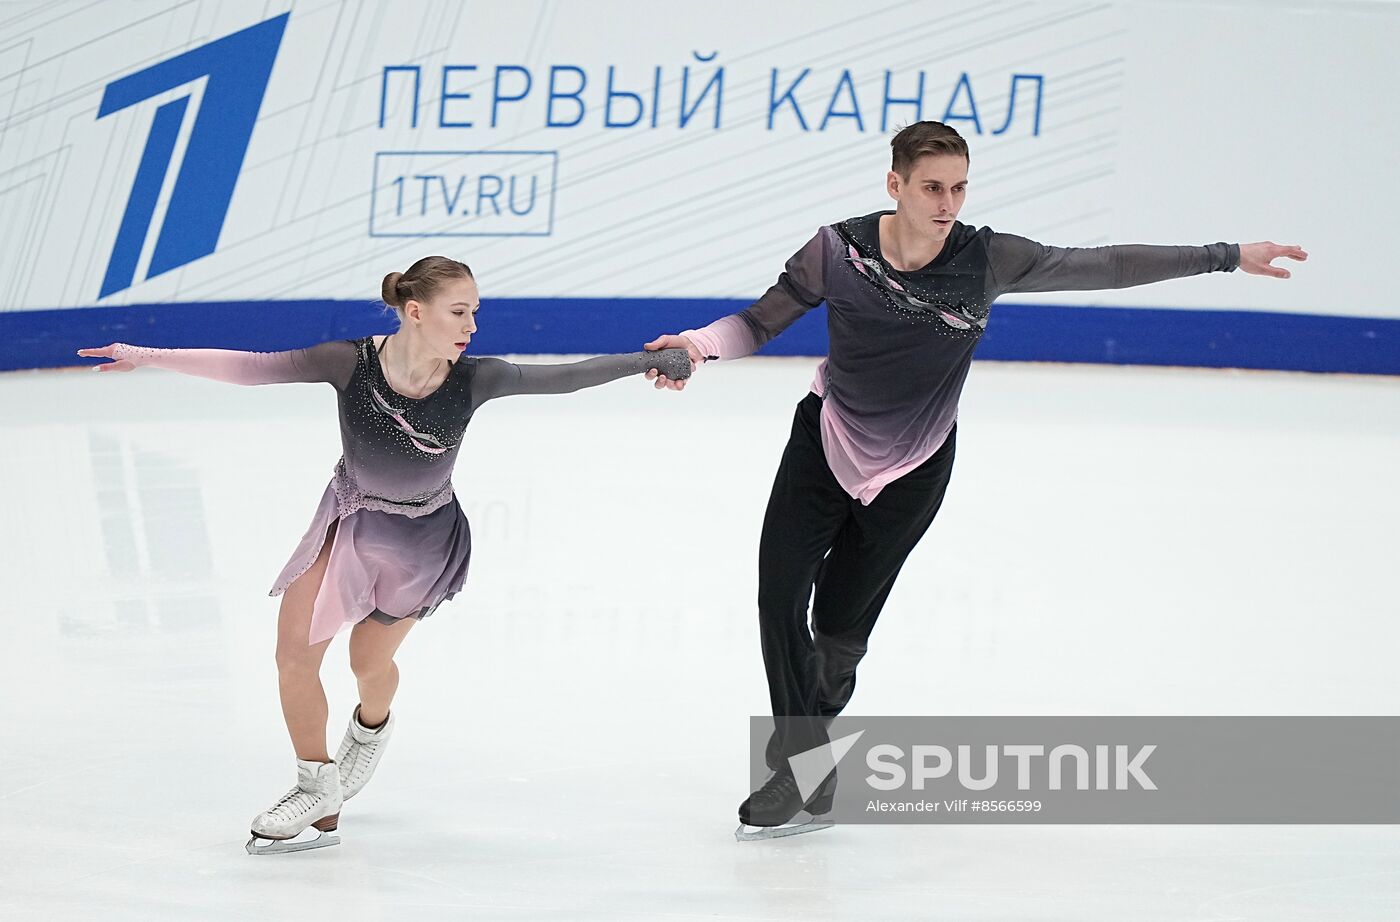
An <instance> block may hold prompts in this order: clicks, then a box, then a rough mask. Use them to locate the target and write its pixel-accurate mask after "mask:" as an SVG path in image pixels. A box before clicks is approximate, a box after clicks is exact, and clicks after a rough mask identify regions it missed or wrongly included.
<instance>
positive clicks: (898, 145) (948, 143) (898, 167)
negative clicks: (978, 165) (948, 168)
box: [890, 122, 972, 179]
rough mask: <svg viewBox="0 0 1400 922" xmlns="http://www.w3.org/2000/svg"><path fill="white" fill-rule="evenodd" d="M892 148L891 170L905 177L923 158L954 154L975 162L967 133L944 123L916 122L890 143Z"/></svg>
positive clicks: (901, 131)
mask: <svg viewBox="0 0 1400 922" xmlns="http://www.w3.org/2000/svg"><path fill="white" fill-rule="evenodd" d="M890 149H891V150H893V151H894V157H893V158H891V163H890V169H892V170H894V171H895V172H896V173H898V174H899V175H900V176H902V177H904V178H905V179H908V178H909V173H910V171H911V170H913V169H914V161H916V160H918V159H919V158H920V157H926V156H929V155H933V156H940V155H948V154H952V155H954V156H958V157H962V158H964V159H965V160H967V162H968V163H971V162H972V157H971V155H969V154H968V152H967V142H966V141H964V140H963V136H962V135H960V134H958V132H957V129H955V128H950V127H948V126H947V125H945V124H943V123H942V122H915V123H914V124H912V125H909V126H908V127H906V128H902V129H900V132H899V134H897V135H895V136H894V140H893V141H891V142H890Z"/></svg>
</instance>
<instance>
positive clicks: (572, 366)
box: [472, 349, 691, 409]
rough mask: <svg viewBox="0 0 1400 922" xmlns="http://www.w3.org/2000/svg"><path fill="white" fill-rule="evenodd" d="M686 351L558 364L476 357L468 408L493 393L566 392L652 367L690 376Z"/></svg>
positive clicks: (675, 376) (676, 377)
mask: <svg viewBox="0 0 1400 922" xmlns="http://www.w3.org/2000/svg"><path fill="white" fill-rule="evenodd" d="M690 368H691V365H690V355H689V354H688V353H687V352H686V351H685V350H684V349H662V350H660V351H659V352H629V353H624V354H622V355H602V356H599V357H598V358H596V359H585V360H583V361H582V362H569V363H566V364H562V365H516V364H514V363H512V362H507V361H504V360H502V359H492V358H483V359H478V360H477V366H476V376H475V377H474V378H473V379H472V409H476V408H477V407H479V406H481V405H482V404H483V403H485V402H486V401H488V400H490V399H492V398H493V397H508V396H510V395H511V394H568V393H572V392H573V391H577V390H582V389H583V388H585V387H594V386H596V385H599V384H606V383H608V382H609V381H616V380H617V379H618V378H625V377H627V376H628V375H639V374H642V373H643V372H647V371H651V370H652V369H656V370H657V371H658V372H659V373H661V374H663V375H665V376H666V377H668V378H670V379H671V380H673V381H680V380H684V379H685V378H689V377H690Z"/></svg>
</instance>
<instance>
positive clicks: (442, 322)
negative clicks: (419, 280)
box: [404, 278, 481, 362]
mask: <svg viewBox="0 0 1400 922" xmlns="http://www.w3.org/2000/svg"><path fill="white" fill-rule="evenodd" d="M480 307H481V295H480V294H478V293H477V290H476V281H475V280H474V279H466V278H464V279H454V280H453V281H451V282H448V283H446V284H444V285H443V286H442V287H441V288H439V289H438V291H437V294H435V295H434V296H433V297H432V298H430V299H429V300H428V301H426V302H419V301H409V302H408V304H405V305H404V313H405V315H406V319H407V320H409V321H410V322H413V323H415V325H416V326H417V328H418V334H419V335H420V336H421V337H422V338H423V342H424V344H425V345H427V346H428V348H429V349H431V350H432V351H433V352H434V353H436V354H438V355H440V356H442V357H443V358H445V359H447V360H448V361H449V362H455V361H456V360H457V359H458V357H459V356H461V354H462V353H463V352H465V351H466V349H467V345H468V344H469V343H470V342H471V341H472V334H473V333H475V332H476V312H477V309H478V308H480Z"/></svg>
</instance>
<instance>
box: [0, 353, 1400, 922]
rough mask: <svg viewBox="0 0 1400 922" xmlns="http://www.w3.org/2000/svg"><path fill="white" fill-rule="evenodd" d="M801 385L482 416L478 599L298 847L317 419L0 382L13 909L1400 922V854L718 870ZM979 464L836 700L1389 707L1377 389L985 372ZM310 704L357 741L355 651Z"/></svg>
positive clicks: (1388, 434)
mask: <svg viewBox="0 0 1400 922" xmlns="http://www.w3.org/2000/svg"><path fill="white" fill-rule="evenodd" d="M94 345H100V344H96V343H95V344H94ZM524 361H544V360H543V359H539V358H530V359H525V360H524ZM814 367H815V361H813V360H805V359H755V360H749V361H744V362H738V363H733V364H727V365H721V366H710V367H706V368H704V369H702V370H701V371H700V373H699V374H698V376H697V378H696V379H695V380H694V382H693V383H692V385H691V386H690V387H689V388H688V389H687V390H686V391H685V392H684V393H681V394H675V393H655V392H653V391H652V390H651V388H650V387H649V385H647V384H646V383H645V382H643V381H641V380H639V379H638V380H630V381H622V382H615V383H613V384H610V385H607V386H604V387H601V388H597V389H594V390H591V391H586V392H582V393H578V394H573V395H566V396H554V397H513V398H507V399H503V400H500V401H496V402H493V403H490V404H487V405H486V406H485V407H484V408H483V409H482V410H481V411H480V412H479V414H478V415H477V417H476V418H475V419H474V420H473V422H472V424H471V427H470V428H469V429H468V432H467V438H466V443H465V445H464V447H463V451H462V456H461V460H460V461H459V463H458V466H457V473H456V476H455V482H456V486H457V492H458V495H459V496H460V498H461V502H462V505H463V507H464V508H465V510H466V512H467V515H468V517H469V518H470V519H471V522H472V527H473V535H474V544H475V558H474V560H473V562H472V572H471V577H470V579H469V581H468V584H467V588H466V591H465V592H464V593H463V594H461V595H459V596H458V597H457V598H456V599H455V600H454V601H452V602H450V603H448V604H446V605H444V606H443V607H442V608H441V609H440V610H439V611H438V613H437V614H436V615H434V616H433V617H432V618H430V619H429V620H428V621H426V622H424V623H423V624H421V625H419V626H417V627H415V628H414V630H413V631H412V632H411V633H410V634H409V636H408V639H407V641H406V643H405V645H404V647H403V649H402V650H401V652H400V654H399V656H398V662H399V665H400V669H401V672H402V684H401V686H400V691H399V697H398V698H397V700H396V701H395V705H394V708H395V712H396V714H397V715H398V716H397V720H398V726H397V729H396V731H395V739H394V742H393V745H392V746H391V748H390V749H389V752H388V754H387V756H386V757H385V759H384V762H383V764H382V766H381V767H380V770H379V773H378V774H377V775H376V776H375V779H374V781H373V783H372V784H371V785H370V787H369V788H368V789H367V790H366V791H365V793H363V794H362V795H360V796H359V797H358V798H356V799H355V800H354V801H353V802H352V803H351V804H349V805H347V807H346V809H345V810H344V812H343V813H342V816H341V824H340V834H341V836H342V844H341V845H340V846H338V847H336V848H327V849H320V850H317V851H313V852H308V853H303V854H296V855H289V856H281V857H277V858H252V857H249V856H248V855H246V854H244V851H243V844H244V842H245V841H246V839H247V837H248V822H249V820H250V819H251V818H252V817H253V815H254V814H255V813H257V812H259V811H261V810H262V809H264V808H266V807H267V806H268V805H269V804H271V803H272V802H273V801H275V800H276V799H277V798H278V797H279V796H280V795H281V794H282V793H283V792H284V791H285V790H286V789H287V788H288V787H289V786H290V785H291V784H292V782H293V781H294V766H293V761H292V759H293V756H292V752H291V747H290V744H289V742H288V740H287V738H286V734H285V730H284V728H283V724H282V717H281V712H280V709H279V706H278V699H277V683H276V669H275V665H274V662H273V645H274V624H275V619H276V614H277V600H275V599H269V598H267V596H266V593H267V590H268V588H269V586H270V585H271V582H272V580H273V578H274V577H275V576H276V574H277V572H278V570H279V569H280V568H281V567H282V565H283V563H284V562H285V561H286V559H287V557H288V556H289V555H290V554H291V551H292V549H293V548H294V547H295V546H296V544H297V541H298V539H299V538H300V537H301V535H302V533H303V532H304V530H305V529H306V527H307V525H308V524H309V522H310V520H311V515H312V512H313V510H314V509H315V507H316V503H317V500H318V499H319V497H320V495H321V492H322V490H323V489H324V487H325V484H326V482H327V480H328V479H329V477H330V474H331V468H332V466H333V465H334V463H335V460H336V458H337V457H338V455H339V442H338V430H337V427H336V421H335V393H334V391H333V390H332V389H331V388H330V387H329V386H325V385H282V386H272V387H260V388H240V387H235V386H232V385H225V384H219V383H215V382H211V381H205V380H199V379H193V378H183V377H179V376H177V375H174V374H171V373H166V372H159V371H152V370H141V371H138V372H136V373H134V374H129V375H102V376H98V375H96V374H92V373H89V372H80V371H60V372H22V373H11V374H6V375H0V407H3V408H4V409H3V410H0V440H3V441H2V444H3V449H0V452H2V453H0V471H2V472H3V476H4V482H5V486H6V490H5V493H6V498H5V516H4V522H5V528H4V530H3V539H0V540H3V542H4V544H3V560H4V573H5V576H6V579H5V584H6V586H7V588H8V593H7V598H6V601H5V604H4V607H3V612H2V613H0V624H3V628H4V635H5V643H4V645H3V667H2V668H0V700H3V702H4V704H5V710H4V720H3V725H2V726H3V729H0V838H2V839H3V841H4V843H5V849H4V852H5V854H4V859H3V860H0V919H4V920H27V919H44V920H70V919H71V920H89V919H102V920H104V922H113V920H128V919H130V920H150V919H197V920H223V919H228V920H232V919H248V920H254V919H256V920H266V919H292V918H312V917H318V918H330V919H336V920H349V919H380V918H389V917H393V918H398V919H414V920H417V919H439V918H441V919H467V918H470V919H502V920H532V919H540V920H560V922H585V920H588V922H591V920H604V919H635V920H698V919H734V920H737V919H793V920H797V919H801V920H825V919H860V920H872V919H950V920H1031V919H1034V920H1115V922H1117V920H1134V922H1154V920H1179V922H1187V920H1195V922H1238V920H1268V922H1278V920H1289V919H1318V920H1337V922H1361V920H1394V919H1397V918H1400V829H1397V828H1395V827H1393V826H1199V825H1197V826H1170V825H1156V826H1082V825H1076V826H1064V825H1007V826H996V827H992V826H982V827H979V826H976V825H937V826H935V825H928V826H902V827H901V826H846V827H837V828H835V829H832V830H828V831H825V832H821V833H816V834H813V835H809V836H801V837H797V838H793V839H785V840H778V841H774V842H766V843H745V844H739V843H736V842H735V841H734V838H733V832H734V826H735V809H736V807H737V805H738V803H739V801H740V800H741V799H743V797H744V796H745V795H746V794H747V753H746V746H747V733H748V729H747V715H749V714H754V713H763V712H764V711H765V710H766V706H767V694H766V687H765V685H764V681H763V671H762V664H761V660H760V654H759V648H758V634H757V628H756V615H755V609H754V602H753V600H754V596H755V592H756V551H757V542H758V534H759V524H760V521H761V519H762V514H763V508H764V503H765V500H766V497H767V492H768V489H769V486H770V484H771V481H772V476H773V472H774V470H775V469H776V466H777V462H778V458H779V455H780V453H781V450H782V447H783V444H784V441H785V439H786V437H787V433H788V427H789V425H790V421H791V416H792V410H793V407H794V405H795V404H796V403H797V401H798V400H799V399H800V398H801V397H802V395H803V394H804V393H805V391H806V389H807V384H808V382H809V380H810V378H811V375H812V371H813V368H814ZM958 442H959V444H958V458H957V462H956V467H955V470H954V474H953V483H952V486H951V488H950V490H949V493H948V499H947V501H946V503H945V504H944V507H943V511H942V512H941V514H940V516H939V518H938V520H937V521H936V522H935V523H934V526H933V528H932V530H931V532H930V533H929V535H928V536H927V537H926V538H925V540H924V542H923V543H922V545H921V546H920V547H919V548H918V549H917V550H916V551H915V553H914V555H913V557H911V559H910V561H909V563H908V565H907V566H906V567H905V570H904V573H903V575H902V576H901V578H900V581H899V583H898V585H897V586H896V588H895V591H894V593H893V595H892V597H891V599H890V602H889V604H888V606H887V608H886V609H885V612H884V615H883V616H882V618H881V621H880V623H879V625H878V627H877V628H876V630H875V634H874V637H873V639H872V644H871V650H870V654H869V656H868V657H867V658H866V660H865V663H864V664H863V666H862V668H861V672H860V682H859V689H858V690H857V692H856V695H855V698H854V700H853V702H852V705H851V707H850V709H849V711H848V713H852V714H1081V715H1082V714H1276V715H1288V714H1311V715H1326V714H1364V715H1385V714H1395V713H1397V710H1400V709H1398V708H1397V692H1400V677H1397V670H1396V667H1395V661H1396V650H1397V649H1400V617H1398V616H1400V592H1397V578H1396V572H1397V562H1400V529H1397V522H1400V482H1398V478H1400V383H1397V380H1396V379H1385V378H1363V377H1345V376H1317V375H1303V374H1276V373H1242V372H1228V371H1205V370H1185V369H1151V368H1108V367H1086V366H1052V365H1044V366H1036V365H1007V364H995V363H979V364H977V365H976V366H975V367H974V370H973V372H972V376H971V379H970V381H969V383H968V386H967V390H966V392H965V395H964V398H963V402H962V413H961V424H960V429H959V440H958ZM323 679H324V681H325V684H326V688H327V692H328V694H329V697H330V699H331V714H332V718H331V725H330V728H329V734H330V737H331V746H332V749H333V748H334V745H335V743H336V742H337V741H338V740H339V738H340V735H341V734H342V732H343V730H344V727H345V722H346V721H347V719H348V718H349V715H350V711H351V708H352V707H353V705H354V703H355V691H354V683H353V679H352V677H351V675H350V673H349V669H348V666H347V660H346V648H345V641H344V638H343V637H342V638H340V639H338V640H337V641H336V643H335V644H334V645H333V646H332V648H331V651H330V654H329V655H328V657H327V660H326V667H325V670H324V673H323ZM1318 796H1326V792H1319V794H1318Z"/></svg>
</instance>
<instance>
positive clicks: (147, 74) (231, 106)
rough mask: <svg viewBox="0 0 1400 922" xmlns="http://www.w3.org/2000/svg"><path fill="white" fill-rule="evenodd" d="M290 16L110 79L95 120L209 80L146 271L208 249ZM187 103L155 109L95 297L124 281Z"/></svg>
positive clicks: (126, 284)
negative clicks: (161, 94)
mask: <svg viewBox="0 0 1400 922" xmlns="http://www.w3.org/2000/svg"><path fill="white" fill-rule="evenodd" d="M289 15H291V14H289V13H283V14H282V15H281V16H278V17H275V18H273V19H269V20H267V21H266V22H260V23H258V24H257V25H255V26H251V27H249V28H247V29H244V30H243V31H241V32H235V33H233V34H232V35H229V36H225V37H224V38H221V39H219V40H217V41H213V42H210V43H209V44H207V45H204V46H202V47H200V48H196V49H194V50H193V51H187V52H185V53H184V54H182V55H179V56H177V57H173V58H170V59H169V60H167V61H161V62H160V63H159V64H154V65H152V66H150V67H148V68H146V69H145V70H142V71H138V72H137V73H134V74H129V75H127V76H125V77H122V78H121V79H120V80H114V81H113V82H111V83H109V84H107V89H106V91H105V92H104V93H103V94H102V105H101V106H100V107H99V108H98V110H97V117H98V118H104V117H106V116H108V115H111V114H112V113H113V112H119V111H121V110H122V109H125V108H126V107H127V106H131V105H134V104H136V103H138V102H141V101H143V100H146V99H150V98H151V97H152V96H155V95H157V94H159V93H164V92H166V91H167V90H173V89H175V88H176V87H179V86H183V85H185V84H187V83H190V82H192V81H194V80H198V79H199V78H201V77H208V78H209V80H208V83H206V84H205V87H204V97H203V101H202V102H201V103H200V106H199V114H198V116H196V117H195V120H194V127H193V128H192V129H191V131H190V139H189V143H188V144H187V145H186V147H185V158H184V161H183V162H182V163H181V164H180V172H179V175H177V176H176V177H175V188H174V190H173V191H172V192H171V194H170V202H169V204H168V205H167V207H166V211H165V221H164V222H163V223H162V224H161V228H160V236H159V237H157V238H156V246H155V251H154V252H153V253H152V254H151V264H150V267H149V269H148V270H147V272H146V278H154V277H155V276H157V275H161V274H162V273H165V272H169V271H170V270H171V269H178V268H179V267H180V266H183V265H185V264H186V263H189V262H193V261H194V260H196V259H199V258H200V257H201V256H208V255H209V254H210V253H212V252H214V247H215V246H216V245H217V244H218V242H219V232H220V231H221V230H223V226H224V218H225V217H226V216H227V215H228V206H229V202H230V201H231V200H232V199H233V187H234V185H235V184H236V183H237V182H238V171H239V169H240V168H242V166H243V155H244V154H246V153H247V152H248V139H249V138H251V137H252V135H253V123H254V122H256V121H257V118H258V109H259V108H260V107H261V106H262V100H263V93H264V92H265V91H266V90H267V80H268V77H269V76H271V74H272V62H273V61H274V60H276V58H277V48H278V46H279V45H281V43H282V32H283V30H284V29H285V28H286V25H287V17H288V16H289ZM189 101H190V97H189V96H188V95H186V96H182V97H181V98H179V99H177V100H174V101H173V102H168V103H166V104H165V105H163V106H161V107H160V108H159V109H157V110H156V114H155V119H154V120H153V121H152V123H151V133H150V135H149V136H148V137H147V138H146V149H145V151H143V152H142V154H141V163H140V165H139V166H138V167H137V168H136V180H135V182H133V183H132V186H131V197H130V198H128V199H127V202H126V213H125V214H123V215H122V224H121V228H120V229H119V230H118V231H117V240H116V243H115V244H113V246H112V258H111V259H110V260H109V261H108V263H107V275H106V277H104V278H103V280H102V293H101V294H99V295H98V297H99V298H105V297H106V296H107V295H109V294H112V293H113V292H115V291H122V290H123V289H126V288H130V287H131V283H132V279H133V278H134V277H135V276H136V263H137V261H138V260H139V259H140V258H141V248H142V247H143V246H144V245H145V242H146V234H147V232H148V231H149V230H150V225H151V216H152V215H153V214H154V213H155V210H156V199H157V198H158V197H159V196H160V189H161V186H162V185H163V184H164V183H165V174H166V171H167V169H168V168H169V166H170V157H171V154H172V153H173V152H174V149H175V140H176V138H177V137H178V136H179V134H180V125H181V124H182V123H183V122H184V118H185V108H186V106H187V104H188V103H189Z"/></svg>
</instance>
